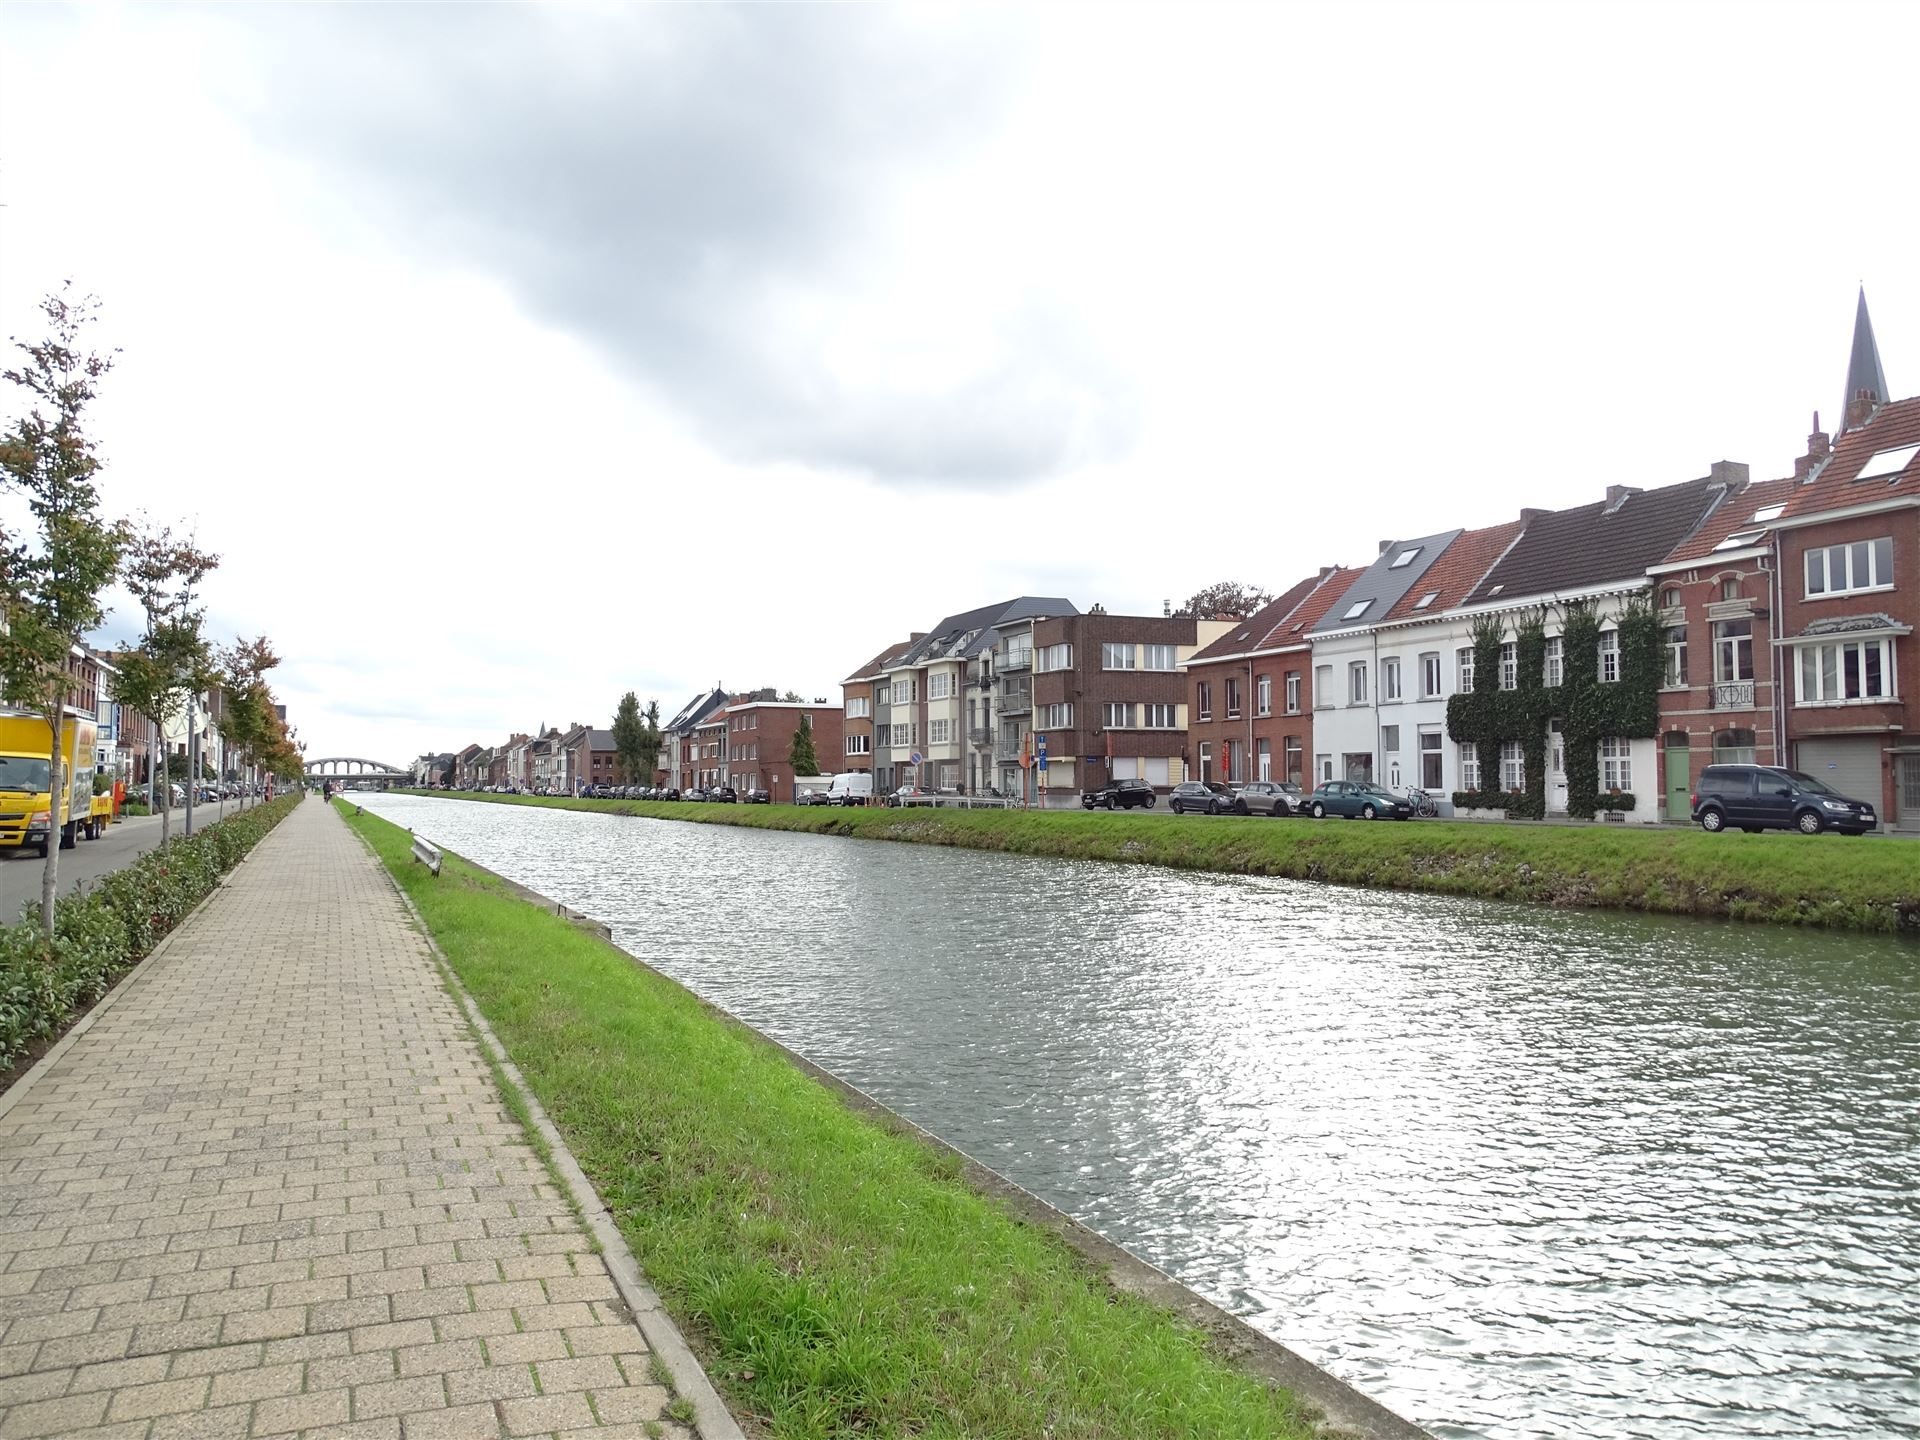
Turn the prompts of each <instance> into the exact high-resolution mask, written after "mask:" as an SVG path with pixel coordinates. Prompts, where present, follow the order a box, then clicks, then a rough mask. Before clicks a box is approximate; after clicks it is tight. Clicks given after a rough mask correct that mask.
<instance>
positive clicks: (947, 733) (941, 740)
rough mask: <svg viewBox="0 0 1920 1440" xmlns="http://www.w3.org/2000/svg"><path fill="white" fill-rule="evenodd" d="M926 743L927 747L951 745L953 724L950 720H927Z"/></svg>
mask: <svg viewBox="0 0 1920 1440" xmlns="http://www.w3.org/2000/svg"><path fill="white" fill-rule="evenodd" d="M927 743H928V744H929V745H951V744H952V743H953V722H952V721H951V720H929V721H928V722H927Z"/></svg>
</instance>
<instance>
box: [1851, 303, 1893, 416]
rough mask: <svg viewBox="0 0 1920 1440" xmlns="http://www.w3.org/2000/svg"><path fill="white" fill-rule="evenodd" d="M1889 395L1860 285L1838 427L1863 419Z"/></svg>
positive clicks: (1871, 323)
mask: <svg viewBox="0 0 1920 1440" xmlns="http://www.w3.org/2000/svg"><path fill="white" fill-rule="evenodd" d="M1887 399H1888V395H1887V377H1886V373H1885V372H1884V371H1883V370H1881V368H1880V347H1879V346H1878V345H1876V344H1875V343H1874V340H1873V321H1872V320H1870V319H1868V318H1867V287H1866V286H1864V285H1862V286H1861V287H1860V305H1859V308H1857V309H1856V310H1855V311H1854V312H1853V354H1852V355H1851V356H1849V357H1848V359H1847V394H1846V399H1845V401H1844V403H1843V404H1842V405H1841V407H1840V429H1841V431H1842V432H1843V433H1844V432H1845V431H1848V430H1851V429H1853V428H1854V427H1855V426H1856V425H1861V424H1864V423H1865V422H1866V418H1867V417H1868V416H1869V415H1871V414H1872V413H1873V407H1874V406H1876V405H1883V404H1885V403H1886V401H1887Z"/></svg>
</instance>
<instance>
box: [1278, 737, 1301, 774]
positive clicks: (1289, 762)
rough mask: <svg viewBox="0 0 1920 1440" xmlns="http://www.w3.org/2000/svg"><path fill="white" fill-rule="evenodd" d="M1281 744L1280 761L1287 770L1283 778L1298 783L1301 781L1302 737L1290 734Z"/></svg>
mask: <svg viewBox="0 0 1920 1440" xmlns="http://www.w3.org/2000/svg"><path fill="white" fill-rule="evenodd" d="M1280 745H1281V754H1280V763H1281V765H1282V767H1283V768H1284V770H1285V775H1284V777H1283V778H1285V779H1287V780H1291V781H1292V782H1293V783H1294V784H1296V785H1298V784H1299V783H1300V737H1299V736H1298V735H1289V736H1287V738H1286V739H1284V740H1282V741H1281V742H1280Z"/></svg>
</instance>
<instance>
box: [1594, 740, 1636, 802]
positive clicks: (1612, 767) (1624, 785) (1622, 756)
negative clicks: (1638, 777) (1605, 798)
mask: <svg viewBox="0 0 1920 1440" xmlns="http://www.w3.org/2000/svg"><path fill="white" fill-rule="evenodd" d="M1600 784H1601V786H1602V787H1603V788H1605V789H1608V790H1631V789H1633V759H1632V752H1631V751H1630V749H1629V748H1628V745H1627V742H1626V741H1625V740H1619V739H1607V740H1602V741H1601V742H1600Z"/></svg>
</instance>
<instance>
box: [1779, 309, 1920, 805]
mask: <svg viewBox="0 0 1920 1440" xmlns="http://www.w3.org/2000/svg"><path fill="white" fill-rule="evenodd" d="M1863 316H1864V311H1863ZM1868 343H1869V345H1870V344H1871V332H1869V334H1868ZM1873 368H1874V370H1875V372H1877V370H1878V363H1877V359H1876V361H1875V363H1874V367H1873ZM1856 369H1857V366H1856ZM1879 383H1881V384H1884V381H1881V382H1879ZM1859 388H1860V389H1863V390H1865V391H1866V393H1865V394H1859V393H1856V394H1855V395H1854V398H1853V401H1852V403H1851V404H1850V405H1849V406H1848V416H1847V425H1846V428H1845V429H1843V431H1842V432H1841V434H1840V436H1839V437H1838V438H1837V439H1836V440H1835V441H1834V443H1833V449H1832V453H1831V454H1829V455H1825V456H1820V457H1818V458H1817V460H1816V462H1815V463H1814V464H1812V465H1811V466H1808V467H1805V468H1806V469H1807V471H1808V473H1807V474H1806V475H1805V476H1804V478H1802V479H1799V480H1797V481H1796V483H1795V486H1794V493H1793V495H1792V498H1791V499H1790V500H1788V502H1787V504H1786V509H1785V512H1784V513H1783V514H1782V516H1781V517H1780V519H1779V521H1778V530H1779V534H1778V539H1777V541H1776V555H1777V566H1778V569H1777V573H1776V575H1775V593H1774V605H1775V611H1774V613H1775V615H1776V616H1777V617H1778V618H1777V621H1776V630H1777V634H1778V642H1777V643H1778V645H1779V646H1780V648H1781V652H1782V654H1781V659H1782V662H1783V663H1782V666H1781V684H1780V686H1779V690H1780V692H1781V693H1780V694H1779V696H1778V697H1777V698H1776V722H1777V723H1778V724H1779V725H1780V726H1781V728H1782V730H1783V731H1784V733H1785V736H1786V739H1787V746H1788V750H1789V755H1790V763H1791V764H1792V765H1793V767H1794V768H1795V769H1798V770H1803V771H1805V772H1807V773H1808V774H1810V775H1813V776H1816V777H1818V778H1819V779H1821V780H1824V781H1826V782H1827V783H1828V784H1829V785H1832V786H1833V788H1834V789H1836V790H1839V791H1841V792H1842V793H1844V794H1848V795H1851V796H1853V797H1854V798H1855V799H1858V800H1869V801H1872V802H1874V803H1875V804H1876V806H1877V807H1878V808H1879V811H1880V816H1881V820H1882V823H1883V824H1884V825H1886V826H1889V827H1893V828H1898V829H1901V830H1920V733H1916V726H1915V724H1914V717H1912V716H1910V715H1909V713H1908V708H1907V707H1908V706H1909V705H1910V704H1912V703H1913V700H1912V697H1914V696H1915V695H1920V652H1916V649H1915V640H1914V627H1915V625H1916V624H1917V623H1920V463H1917V462H1920V397H1916V398H1913V399H1907V400H1899V401H1894V402H1893V403H1891V404H1887V403H1882V402H1881V400H1880V397H1879V395H1878V394H1877V393H1875V392H1874V391H1872V390H1871V389H1868V388H1867V387H1865V386H1862V387H1859ZM1819 438H1821V437H1818V436H1816V441H1817V440H1818V439H1819ZM1814 448H1815V449H1816V450H1817V449H1818V448H1820V447H1819V446H1818V445H1816V446H1815V447H1814Z"/></svg>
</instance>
